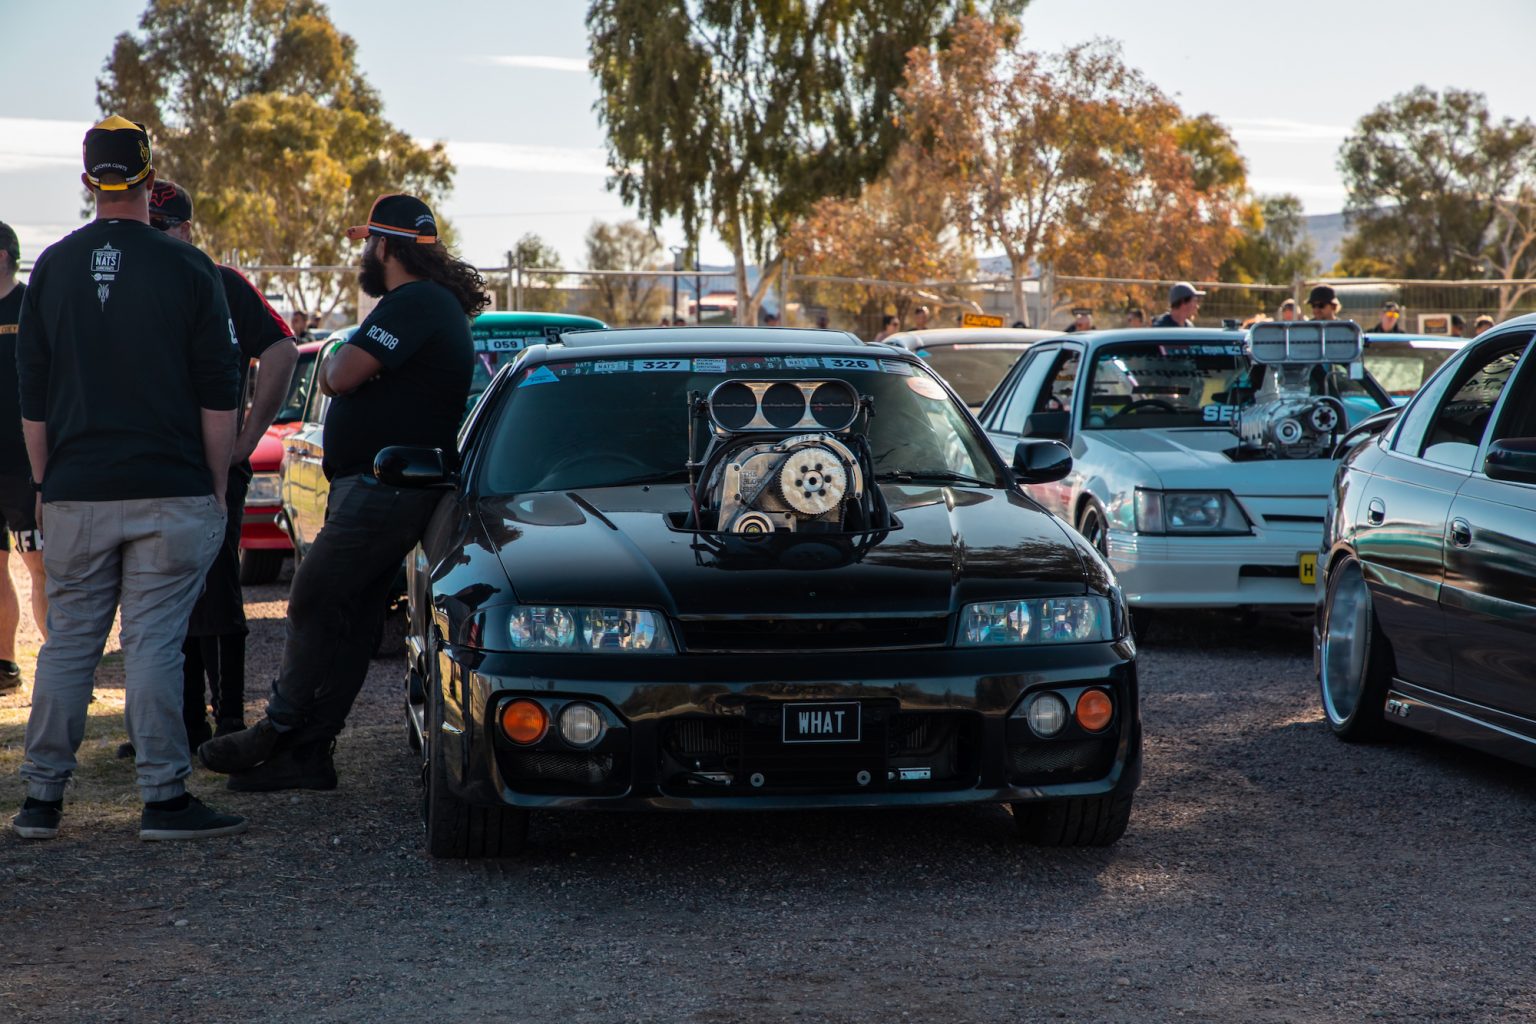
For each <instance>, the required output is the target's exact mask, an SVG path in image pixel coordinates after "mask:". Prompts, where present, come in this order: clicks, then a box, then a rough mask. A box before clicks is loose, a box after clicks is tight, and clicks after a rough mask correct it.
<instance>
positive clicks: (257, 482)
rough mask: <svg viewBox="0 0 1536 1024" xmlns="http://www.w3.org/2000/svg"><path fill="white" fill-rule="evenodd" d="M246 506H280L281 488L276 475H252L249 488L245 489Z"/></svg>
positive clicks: (281, 500) (281, 501)
mask: <svg viewBox="0 0 1536 1024" xmlns="http://www.w3.org/2000/svg"><path fill="white" fill-rule="evenodd" d="M245 503H246V504H247V505H281V504H282V503H283V494H282V488H281V486H280V481H279V478H278V475H277V474H276V473H252V474H251V486H250V487H248V488H247V489H246V492H245Z"/></svg>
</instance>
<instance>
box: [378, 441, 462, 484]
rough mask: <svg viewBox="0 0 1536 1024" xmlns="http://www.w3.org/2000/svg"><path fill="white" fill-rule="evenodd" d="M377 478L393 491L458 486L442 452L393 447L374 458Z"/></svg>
mask: <svg viewBox="0 0 1536 1024" xmlns="http://www.w3.org/2000/svg"><path fill="white" fill-rule="evenodd" d="M373 475H374V476H375V477H377V478H378V481H379V483H381V484H388V485H389V486H391V487H452V486H453V485H454V483H455V478H454V474H453V473H452V472H450V471H449V469H448V460H447V458H446V457H444V455H443V450H442V449H441V448H409V447H406V446H404V445H391V446H390V447H388V448H384V449H382V450H380V452H379V454H377V455H375V456H374V457H373Z"/></svg>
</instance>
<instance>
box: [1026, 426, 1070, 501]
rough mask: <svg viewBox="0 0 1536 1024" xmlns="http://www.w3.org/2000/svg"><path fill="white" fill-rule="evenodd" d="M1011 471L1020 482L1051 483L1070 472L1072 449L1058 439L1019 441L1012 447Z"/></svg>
mask: <svg viewBox="0 0 1536 1024" xmlns="http://www.w3.org/2000/svg"><path fill="white" fill-rule="evenodd" d="M1045 415H1050V414H1049V413H1047V414H1045ZM1062 415H1065V414H1064V413H1063V414H1062ZM1013 472H1014V474H1015V475H1016V476H1017V477H1018V478H1019V483H1021V484H1048V483H1053V482H1055V481H1057V480H1060V479H1061V478H1062V477H1064V476H1066V475H1067V474H1068V473H1070V472H1072V451H1071V449H1069V448H1068V447H1067V446H1066V445H1064V444H1062V443H1061V442H1060V441H1020V442H1019V443H1018V445H1017V447H1015V448H1014V449H1013Z"/></svg>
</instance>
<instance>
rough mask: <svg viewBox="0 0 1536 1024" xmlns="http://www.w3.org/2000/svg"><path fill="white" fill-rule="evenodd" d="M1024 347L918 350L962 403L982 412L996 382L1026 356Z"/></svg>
mask: <svg viewBox="0 0 1536 1024" xmlns="http://www.w3.org/2000/svg"><path fill="white" fill-rule="evenodd" d="M1027 347H1028V346H1025V345H1003V344H992V345H988V344H985V343H981V344H974V345H935V346H934V347H932V348H924V349H919V350H918V353H917V354H918V355H919V356H921V357H923V358H924V359H925V360H927V361H928V365H929V366H931V367H933V369H934V372H935V373H937V374H938V375H939V376H940V377H943V378H944V379H945V380H946V381H948V382H949V386H950V387H952V388H954V389H955V392H956V393H957V394H959V396H960V400H961V401H962V402H964V403H965V404H966V405H968V406H970V407H971V408H973V409H976V408H980V407H981V403H983V402H985V401H986V400H987V396H988V395H990V394H991V393H992V389H993V388H995V387H997V382H998V381H1000V380H1002V379H1003V377H1004V376H1006V375H1007V373H1008V370H1009V368H1010V367H1012V366H1013V364H1014V363H1016V362H1018V361H1019V356H1021V355H1023V354H1024V351H1025V349H1026V348H1027Z"/></svg>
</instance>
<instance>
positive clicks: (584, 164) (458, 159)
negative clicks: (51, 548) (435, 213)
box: [447, 142, 609, 176]
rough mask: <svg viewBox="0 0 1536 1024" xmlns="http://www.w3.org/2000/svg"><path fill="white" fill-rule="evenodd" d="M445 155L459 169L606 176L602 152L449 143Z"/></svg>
mask: <svg viewBox="0 0 1536 1024" xmlns="http://www.w3.org/2000/svg"><path fill="white" fill-rule="evenodd" d="M447 146H448V156H449V157H450V158H451V159H452V160H453V162H454V163H455V164H457V165H458V166H459V167H461V168H462V167H482V168H490V169H492V170H498V171H542V172H548V173H554V174H590V175H599V176H601V175H607V174H608V173H609V171H608V156H607V153H606V152H605V151H604V150H601V149H595V148H594V149H577V148H574V147H565V146H526V145H519V144H515V143H510V142H449V143H447Z"/></svg>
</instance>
